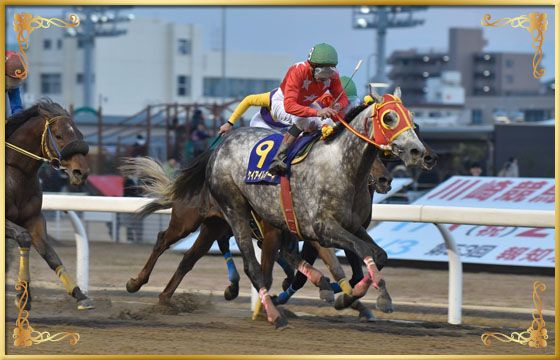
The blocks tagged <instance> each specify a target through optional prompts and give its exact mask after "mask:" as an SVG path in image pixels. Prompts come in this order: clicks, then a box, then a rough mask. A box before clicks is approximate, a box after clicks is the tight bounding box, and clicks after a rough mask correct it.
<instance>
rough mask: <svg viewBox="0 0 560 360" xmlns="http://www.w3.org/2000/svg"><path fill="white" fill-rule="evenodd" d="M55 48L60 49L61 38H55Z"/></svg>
mask: <svg viewBox="0 0 560 360" xmlns="http://www.w3.org/2000/svg"><path fill="white" fill-rule="evenodd" d="M56 48H57V49H59V50H60V49H62V39H58V40H56Z"/></svg>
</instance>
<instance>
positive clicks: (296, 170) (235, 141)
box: [180, 88, 426, 328]
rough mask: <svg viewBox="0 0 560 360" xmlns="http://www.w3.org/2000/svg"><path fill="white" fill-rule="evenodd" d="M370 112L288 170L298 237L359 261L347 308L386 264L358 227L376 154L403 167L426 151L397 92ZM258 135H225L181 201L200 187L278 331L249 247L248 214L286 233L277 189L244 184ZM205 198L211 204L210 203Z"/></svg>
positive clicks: (250, 131)
mask: <svg viewBox="0 0 560 360" xmlns="http://www.w3.org/2000/svg"><path fill="white" fill-rule="evenodd" d="M372 96H373V100H374V101H372V102H371V103H370V104H366V105H363V106H359V107H357V108H356V109H355V110H354V111H352V112H351V113H350V114H348V115H347V117H346V118H347V119H348V123H346V121H345V120H343V121H341V122H342V123H343V124H344V128H346V127H347V128H348V129H349V130H347V131H345V130H343V129H344V128H342V127H339V126H340V125H339V126H337V131H335V134H334V135H331V136H329V137H328V138H327V140H326V141H324V142H320V143H318V144H316V145H315V147H314V149H313V150H312V151H311V152H310V153H309V155H308V157H307V159H306V161H305V162H304V164H305V166H301V165H302V164H303V163H300V164H298V165H295V166H293V167H292V169H291V182H292V199H293V206H294V208H293V209H294V212H295V213H296V214H297V218H298V223H299V230H300V234H301V235H302V237H303V238H304V239H307V240H314V241H318V242H319V244H321V246H323V247H328V248H343V249H347V250H350V251H352V252H354V253H355V254H357V255H358V256H359V257H360V258H361V259H363V261H364V262H365V264H366V267H367V269H368V275H367V276H365V277H364V278H363V279H362V281H360V283H358V284H357V285H356V286H355V287H354V289H353V290H352V295H347V296H346V297H344V299H343V303H344V304H345V305H346V304H347V305H346V307H347V306H349V305H350V304H351V303H352V302H354V301H355V300H356V299H358V298H360V297H362V296H364V295H365V293H366V292H367V290H368V287H369V286H370V285H372V284H373V286H374V287H379V286H380V285H381V281H382V277H381V274H380V272H379V271H380V270H381V269H382V268H383V266H384V264H385V261H386V259H387V254H386V253H385V251H384V250H383V249H382V248H381V247H379V246H378V245H377V244H375V242H373V240H372V239H371V238H370V237H369V235H368V234H367V232H366V230H365V229H364V228H363V227H362V224H363V223H364V221H365V220H366V218H367V216H368V215H369V213H370V212H371V206H370V205H371V202H370V197H369V196H368V188H367V176H366V175H367V174H368V173H369V171H370V170H371V167H372V164H373V161H374V159H375V156H376V155H377V153H378V151H379V149H382V150H383V151H386V152H390V153H392V154H394V155H396V156H398V157H399V158H401V159H402V160H403V162H404V163H405V165H406V166H416V165H419V164H420V163H421V162H422V159H423V155H424V153H425V151H426V149H425V147H424V146H423V144H422V143H421V142H420V140H419V139H418V137H417V135H416V134H415V132H414V130H413V125H412V122H411V120H410V114H409V112H408V110H407V109H406V108H405V107H404V105H402V102H401V101H400V89H399V88H397V89H396V90H395V93H394V94H393V95H390V94H385V95H384V96H383V97H382V96H380V95H378V94H377V93H372ZM272 133H273V132H272V131H269V130H267V129H259V128H240V129H236V130H234V131H232V132H230V133H229V134H228V135H227V136H226V137H225V138H224V140H223V141H222V142H221V143H220V144H219V145H218V147H217V148H216V149H214V151H212V152H211V153H209V155H208V156H204V157H201V158H199V159H198V164H193V166H191V168H190V169H189V170H188V172H187V174H186V175H185V173H183V175H185V176H184V177H183V179H182V180H183V182H182V184H181V186H182V192H181V194H180V195H181V197H184V198H193V197H195V196H197V194H199V193H200V192H201V191H202V189H203V187H205V186H206V187H207V188H208V190H209V193H210V194H209V195H211V197H212V198H213V199H214V200H215V203H216V204H217V206H218V207H219V208H220V210H221V211H222V214H223V215H224V217H225V219H226V221H227V222H228V224H229V225H230V227H231V229H232V232H233V234H234V236H235V239H236V242H237V245H238V247H239V249H240V251H241V254H242V256H243V260H244V268H245V272H246V273H247V275H248V276H249V278H250V279H251V282H252V284H253V286H254V287H255V289H257V290H258V291H259V295H260V297H261V301H262V303H263V304H264V307H265V311H266V313H267V318H268V321H269V322H271V323H272V324H274V325H275V326H276V327H277V328H280V327H284V326H286V325H287V320H286V319H285V318H284V317H283V316H282V315H281V314H280V313H279V312H278V310H277V309H276V307H275V305H274V304H273V302H272V299H271V297H270V295H269V294H268V292H267V287H266V282H265V278H264V276H263V274H262V270H261V267H260V265H259V263H258V262H257V260H256V258H255V255H254V252H253V244H252V241H251V229H250V227H249V219H250V216H251V215H250V213H251V211H253V212H255V213H256V214H258V215H259V217H260V218H262V219H263V220H265V221H267V222H268V223H269V224H270V225H271V226H273V227H275V228H281V229H283V230H287V226H286V224H285V222H284V215H283V212H282V207H281V205H280V189H279V186H275V185H270V186H254V185H252V186H251V185H249V184H246V183H245V182H244V178H245V173H246V164H247V163H248V161H249V155H250V152H251V149H252V148H253V147H254V146H255V144H256V143H258V141H260V140H261V139H263V138H264V137H266V136H268V135H270V134H272ZM208 198H209V197H208ZM282 253H283V255H282V257H283V258H284V259H287V260H288V261H289V262H290V265H291V266H294V267H297V268H298V270H300V271H301V272H302V273H304V274H306V275H308V277H309V278H312V280H313V282H314V283H316V280H317V279H318V277H317V274H316V273H313V271H312V270H311V268H310V266H309V264H307V263H305V262H302V261H301V259H298V258H297V256H293V254H290V253H288V252H287V251H285V248H284V247H283V248H282V249H281V254H282Z"/></svg>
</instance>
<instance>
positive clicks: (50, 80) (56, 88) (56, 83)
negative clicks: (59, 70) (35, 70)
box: [41, 74, 62, 94]
mask: <svg viewBox="0 0 560 360" xmlns="http://www.w3.org/2000/svg"><path fill="white" fill-rule="evenodd" d="M41 93H42V94H61V93H62V75H61V74H41Z"/></svg>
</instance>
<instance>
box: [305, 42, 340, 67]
mask: <svg viewBox="0 0 560 360" xmlns="http://www.w3.org/2000/svg"><path fill="white" fill-rule="evenodd" d="M307 61H309V62H312V63H315V64H334V65H336V64H338V54H337V53H336V50H335V49H334V48H333V47H332V46H331V45H329V44H325V43H323V44H317V45H315V46H314V47H313V48H311V51H309V55H308V56H307Z"/></svg>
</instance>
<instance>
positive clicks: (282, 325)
mask: <svg viewBox="0 0 560 360" xmlns="http://www.w3.org/2000/svg"><path fill="white" fill-rule="evenodd" d="M274 328H275V329H276V330H285V329H288V328H290V325H289V324H288V320H287V319H286V318H284V317H282V316H278V317H277V318H276V320H275V321H274Z"/></svg>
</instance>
